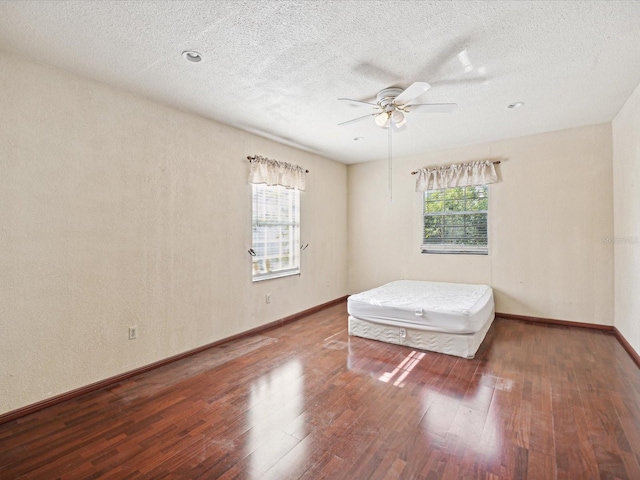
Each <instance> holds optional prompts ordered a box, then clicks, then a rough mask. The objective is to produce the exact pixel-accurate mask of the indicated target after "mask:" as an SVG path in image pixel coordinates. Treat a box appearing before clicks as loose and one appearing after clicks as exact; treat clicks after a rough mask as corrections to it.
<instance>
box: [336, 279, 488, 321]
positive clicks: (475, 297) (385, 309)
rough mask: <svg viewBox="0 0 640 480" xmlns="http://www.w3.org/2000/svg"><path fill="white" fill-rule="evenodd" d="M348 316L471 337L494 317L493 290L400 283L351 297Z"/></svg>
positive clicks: (486, 287) (422, 282)
mask: <svg viewBox="0 0 640 480" xmlns="http://www.w3.org/2000/svg"><path fill="white" fill-rule="evenodd" d="M347 310H348V312H349V315H351V316H352V317H356V318H359V319H363V320H367V321H370V322H374V323H377V324H382V325H391V326H396V327H409V328H412V329H415V330H428V331H433V332H446V333H456V334H468V333H476V332H479V331H480V330H481V329H483V327H485V326H486V324H487V322H488V321H489V320H493V317H494V302H493V290H492V289H491V287H489V286H487V285H467V284H460V283H436V282H425V281H418V280H397V281H395V282H391V283H387V284H386V285H382V286H381V287H377V288H374V289H372V290H367V291H366V292H362V293H358V294H356V295H351V296H350V297H349V299H348V301H347Z"/></svg>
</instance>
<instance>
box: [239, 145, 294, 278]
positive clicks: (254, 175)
mask: <svg viewBox="0 0 640 480" xmlns="http://www.w3.org/2000/svg"><path fill="white" fill-rule="evenodd" d="M250 161H251V171H250V173H249V183H251V184H252V185H251V198H252V215H251V231H252V241H251V250H250V253H251V255H252V257H253V262H252V278H253V281H254V282H255V281H260V280H267V279H271V278H279V277H284V276H288V275H297V274H299V273H300V191H301V190H304V189H305V173H306V170H304V169H303V168H302V167H299V166H297V165H292V164H289V163H285V162H279V161H276V160H271V159H267V158H264V157H250Z"/></svg>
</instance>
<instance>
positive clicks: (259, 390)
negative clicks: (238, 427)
mask: <svg viewBox="0 0 640 480" xmlns="http://www.w3.org/2000/svg"><path fill="white" fill-rule="evenodd" d="M303 373H304V372H303V368H302V365H301V364H300V362H298V361H297V360H292V361H290V362H287V363H286V364H284V365H282V366H280V367H278V368H275V369H273V370H271V371H270V372H269V373H268V374H266V375H263V376H262V377H261V378H260V379H259V380H257V381H255V382H254V383H253V385H252V387H253V389H252V390H251V394H250V397H249V405H248V416H247V422H248V425H249V426H250V430H249V438H248V442H247V444H246V453H247V455H248V456H249V458H250V473H251V478H264V476H265V472H267V471H269V470H270V469H271V470H274V469H277V471H278V473H279V475H282V476H283V478H286V477H287V470H293V469H295V467H296V466H297V465H299V464H300V463H301V462H303V461H304V459H305V457H306V452H305V448H306V444H305V443H304V442H300V439H301V437H302V435H300V432H299V428H300V427H299V426H300V425H303V424H304V413H303V412H304V375H303ZM279 460H280V461H279ZM276 463H277V465H276Z"/></svg>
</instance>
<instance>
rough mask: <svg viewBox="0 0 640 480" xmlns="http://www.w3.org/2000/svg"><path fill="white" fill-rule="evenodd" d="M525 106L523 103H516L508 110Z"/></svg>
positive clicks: (508, 106) (509, 106)
mask: <svg viewBox="0 0 640 480" xmlns="http://www.w3.org/2000/svg"><path fill="white" fill-rule="evenodd" d="M523 105H524V103H522V102H515V103H512V104H511V105H507V108H520V107H522V106H523Z"/></svg>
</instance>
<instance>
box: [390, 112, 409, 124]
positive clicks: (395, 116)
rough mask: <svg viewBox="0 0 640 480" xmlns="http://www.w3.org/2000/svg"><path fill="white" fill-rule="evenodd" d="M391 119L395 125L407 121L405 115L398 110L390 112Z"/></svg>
mask: <svg viewBox="0 0 640 480" xmlns="http://www.w3.org/2000/svg"><path fill="white" fill-rule="evenodd" d="M391 121H392V122H393V123H394V124H395V126H396V127H401V126H403V125H404V124H405V123H407V117H405V116H404V113H402V112H401V111H400V110H394V112H393V113H392V114H391Z"/></svg>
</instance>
